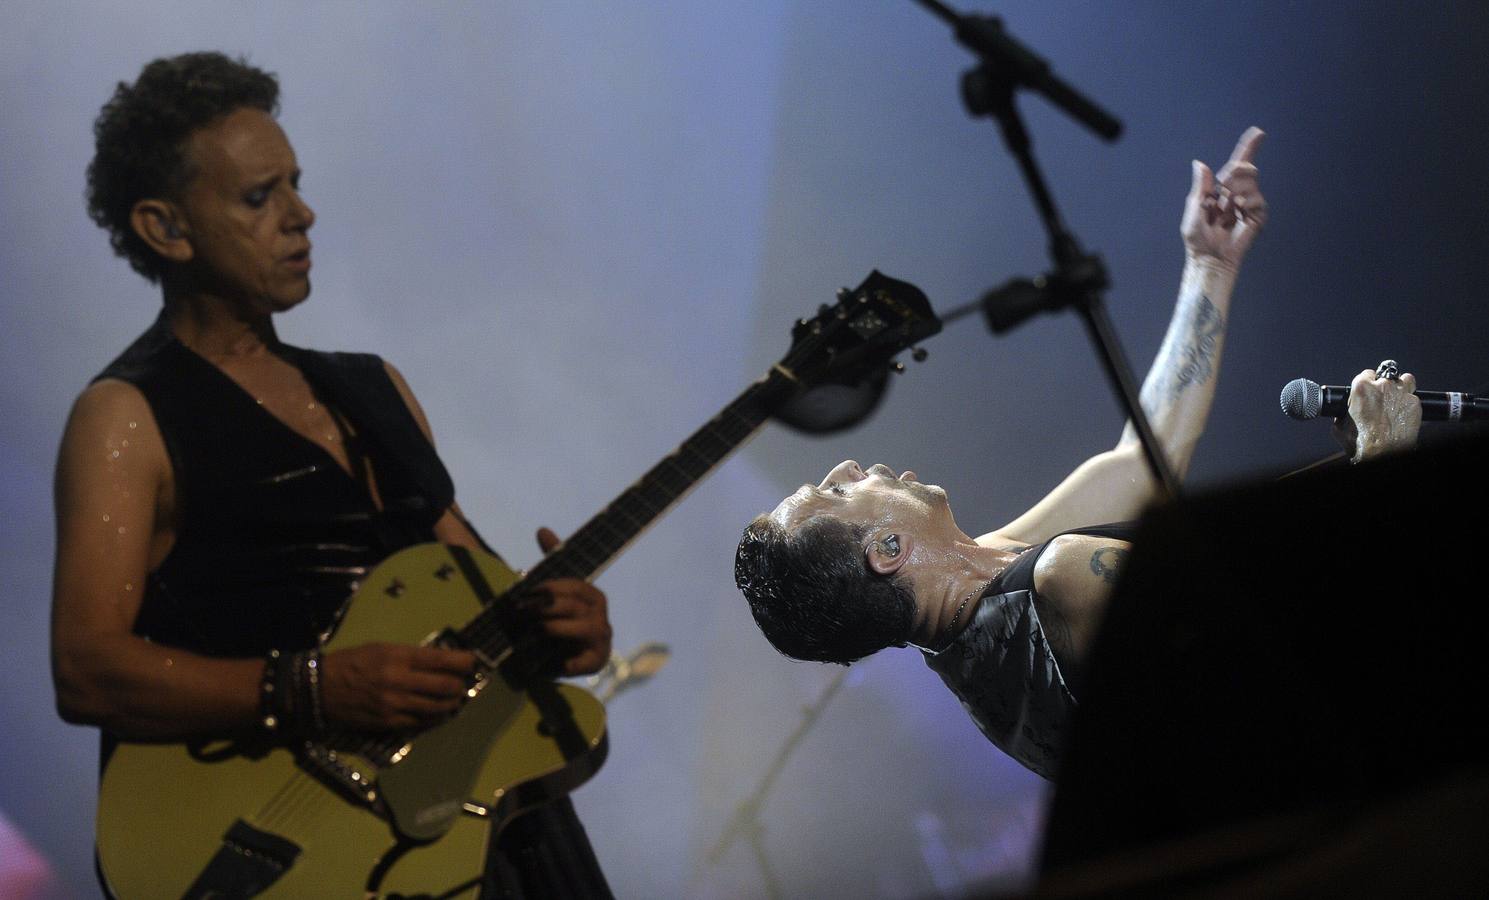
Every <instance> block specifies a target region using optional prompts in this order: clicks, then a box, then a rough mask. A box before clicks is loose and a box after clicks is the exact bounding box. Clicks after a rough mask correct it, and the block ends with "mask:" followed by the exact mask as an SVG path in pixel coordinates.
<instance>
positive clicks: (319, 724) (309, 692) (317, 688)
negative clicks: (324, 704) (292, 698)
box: [300, 650, 326, 735]
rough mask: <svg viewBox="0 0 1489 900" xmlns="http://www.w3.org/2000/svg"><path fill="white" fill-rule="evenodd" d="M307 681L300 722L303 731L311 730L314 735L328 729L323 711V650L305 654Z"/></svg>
mask: <svg viewBox="0 0 1489 900" xmlns="http://www.w3.org/2000/svg"><path fill="white" fill-rule="evenodd" d="M303 671H304V675H305V683H304V686H303V693H302V695H301V696H302V697H303V698H304V702H303V703H302V704H301V707H302V709H301V710H300V720H301V721H300V724H301V726H302V729H301V730H302V733H304V732H307V731H308V732H309V733H310V734H313V735H319V734H323V733H324V732H325V730H326V720H325V717H324V715H323V714H322V712H321V652H320V651H319V650H311V651H309V652H307V653H306V654H305V665H304V670H303Z"/></svg>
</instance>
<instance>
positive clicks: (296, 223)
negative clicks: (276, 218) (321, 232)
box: [286, 191, 315, 231]
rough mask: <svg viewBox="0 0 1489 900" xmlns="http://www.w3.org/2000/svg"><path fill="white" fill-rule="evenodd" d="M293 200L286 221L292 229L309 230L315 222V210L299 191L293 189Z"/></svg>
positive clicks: (291, 194) (291, 193)
mask: <svg viewBox="0 0 1489 900" xmlns="http://www.w3.org/2000/svg"><path fill="white" fill-rule="evenodd" d="M290 196H291V198H293V199H292V202H291V203H290V208H289V217H288V219H287V221H286V224H287V225H288V229H289V230H290V231H309V230H310V226H312V225H314V224H315V210H313V209H311V208H310V204H309V203H306V202H305V198H303V197H301V196H300V192H299V191H291V192H290Z"/></svg>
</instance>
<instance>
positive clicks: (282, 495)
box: [95, 313, 610, 898]
mask: <svg viewBox="0 0 1489 900" xmlns="http://www.w3.org/2000/svg"><path fill="white" fill-rule="evenodd" d="M275 352H277V353H278V354H279V355H280V356H281V357H282V358H284V359H285V360H286V361H288V362H289V363H291V364H292V365H294V366H295V367H296V368H297V369H299V370H300V372H301V373H302V374H303V375H304V376H305V380H306V381H307V382H309V384H310V387H311V390H312V392H313V393H314V395H315V397H316V399H317V402H320V403H322V404H323V405H325V406H327V407H329V408H330V409H331V410H332V411H334V412H336V413H339V414H340V415H341V416H344V417H345V418H346V420H347V421H349V422H350V423H351V426H352V428H351V431H352V432H353V433H354V434H355V438H354V439H349V440H348V441H347V445H346V446H347V450H348V456H349V457H350V459H351V460H352V464H353V465H352V467H353V470H357V469H359V468H360V466H359V465H358V460H359V459H366V460H369V461H370V462H371V463H372V469H373V471H374V472H375V473H376V477H377V487H378V493H379V496H380V498H381V499H382V502H383V508H382V509H381V510H379V509H378V508H377V506H376V505H375V504H374V503H373V500H372V495H371V494H370V493H369V491H368V489H367V486H366V485H365V484H363V483H362V482H361V481H359V480H358V479H356V478H353V477H352V476H351V475H349V474H347V471H346V470H345V469H343V468H342V467H341V466H340V464H339V463H337V461H336V460H335V459H334V458H332V457H331V455H330V454H329V453H327V452H326V451H325V450H324V449H323V448H321V447H320V446H319V445H317V444H315V443H313V442H312V441H310V440H308V439H306V438H305V437H303V436H302V435H300V434H298V433H296V432H295V431H294V430H293V429H291V428H290V427H289V426H288V425H286V424H285V423H284V422H282V421H280V420H279V419H278V418H276V417H275V416H273V415H272V414H270V413H269V412H268V411H267V410H265V409H264V408H263V407H261V406H260V405H259V404H258V402H257V401H256V400H254V398H253V397H252V396H250V395H249V394H248V392H247V391H245V390H244V389H243V388H242V387H240V386H239V385H238V384H237V383H236V382H234V381H233V380H232V379H231V378H229V377H228V376H227V375H226V374H225V373H223V372H222V370H220V369H218V368H217V367H216V366H215V365H213V364H212V363H210V362H208V361H207V360H206V359H204V358H202V357H201V356H199V355H197V354H196V353H195V352H194V351H192V350H191V349H190V348H188V347H187V346H186V345H185V344H183V343H181V341H180V340H178V339H177V338H176V336H175V334H174V333H173V332H172V331H171V328H170V325H169V323H168V322H167V321H166V318H165V314H164V313H162V314H161V316H160V318H158V319H157V320H156V321H155V324H154V325H152V326H151V327H150V328H149V329H148V330H147V331H146V332H145V333H144V334H142V335H141V336H140V337H139V338H138V339H137V340H136V341H135V342H134V343H133V344H131V345H130V346H129V348H128V349H126V350H125V351H124V353H123V354H121V355H120V356H119V358H118V359H116V360H114V361H113V362H112V363H110V364H109V366H108V367H107V368H105V369H104V370H103V372H101V373H100V374H99V375H98V378H99V379H101V378H116V379H119V380H121V381H125V382H128V383H129V384H132V385H134V386H135V387H136V388H138V389H139V391H140V393H142V394H143V395H144V397H145V400H146V401H147V402H148V403H149V404H150V411H151V413H152V414H153V415H154V417H155V424H156V426H157V428H158V429H159V431H160V435H161V437H162V439H163V440H164V442H165V447H166V451H167V453H168V455H169V456H170V461H171V467H172V470H173V472H174V475H175V484H176V508H177V527H176V542H175V544H174V546H173V547H172V548H171V550H170V552H169V553H168V554H167V556H166V558H165V559H164V560H163V561H162V562H161V564H160V566H159V567H157V568H156V570H155V571H154V572H151V573H150V574H149V576H148V577H147V579H146V582H145V594H144V596H143V598H142V600H141V604H140V612H139V616H138V618H137V619H136V620H135V625H134V631H135V633H136V634H138V635H140V636H142V637H146V638H149V639H150V640H152V641H155V642H156V643H160V644H165V645H168V646H172V647H181V648H183V649H186V650H191V651H194V652H197V653H201V654H203V655H206V656H218V657H255V656H263V655H264V654H266V653H268V651H269V650H270V649H271V648H275V649H280V650H298V649H304V648H308V647H310V646H312V645H314V643H315V642H316V641H317V640H318V639H319V637H320V636H321V634H322V633H323V632H325V631H326V630H327V629H328V628H330V627H331V626H333V625H334V624H335V621H336V616H337V613H338V612H339V611H340V610H341V608H342V606H343V605H344V604H345V602H346V600H347V598H348V597H349V596H350V595H351V594H352V592H353V591H354V590H355V588H356V585H357V583H358V581H359V580H360V579H361V578H362V577H363V576H364V575H365V574H366V573H367V572H369V571H370V570H371V569H372V568H373V567H375V566H376V565H377V564H378V563H379V562H381V561H382V560H383V559H384V558H385V557H387V556H389V555H391V554H392V553H394V552H396V551H398V550H401V549H403V548H404V547H408V546H411V545H413V544H417V543H424V542H428V541H432V540H434V539H435V537H434V524H435V522H436V521H438V520H439V518H440V517H441V516H442V515H443V514H444V512H445V510H447V509H449V508H450V506H451V504H453V503H454V500H455V489H454V485H453V484H452V483H451V481H450V476H449V474H448V472H446V470H445V467H444V464H443V463H442V462H440V459H439V456H438V454H437V453H436V452H435V449H434V447H433V445H432V444H430V442H429V440H428V439H427V438H426V437H425V436H424V432H423V430H422V429H420V428H419V424H418V422H417V421H416V420H415V419H414V417H413V414H412V413H411V412H410V411H409V408H408V405H407V404H406V403H404V401H403V397H402V395H401V394H399V393H398V388H397V386H396V385H394V384H393V381H392V379H391V378H389V377H388V373H387V370H386V369H385V367H384V365H383V362H382V360H381V359H379V358H378V357H376V356H373V355H371V354H360V353H324V352H320V351H314V350H304V349H301V348H298V347H291V346H287V345H280V346H279V347H278V348H276V351H275ZM95 380H97V379H95ZM113 745H114V740H113V738H112V736H111V735H109V734H107V733H105V734H104V736H103V755H102V759H103V761H104V762H106V761H107V759H108V756H109V754H110V752H111V751H112V748H113ZM481 896H482V897H483V898H485V897H503V898H523V897H550V896H566V897H609V896H610V891H609V888H608V886H607V885H606V882H605V876H604V874H603V872H602V871H601V870H600V867H599V863H598V862H597V861H596V860H595V856H594V851H593V850H592V849H591V848H590V844H589V839H588V837H587V836H586V835H585V833H584V827H583V825H582V824H580V822H579V819H578V817H577V816H576V815H575V813H574V808H573V806H572V804H571V803H570V802H569V801H568V799H567V798H562V799H559V800H557V801H554V802H552V803H549V804H547V805H545V806H542V807H539V808H538V809H536V810H533V811H531V812H529V813H527V814H525V815H523V816H520V817H519V818H517V819H516V820H515V821H513V822H512V823H511V824H510V825H508V826H507V828H506V829H504V830H503V831H502V834H501V837H500V839H499V840H498V841H495V842H493V843H492V844H491V845H490V847H489V851H488V857H487V860H486V876H485V879H484V880H483V883H482V886H481Z"/></svg>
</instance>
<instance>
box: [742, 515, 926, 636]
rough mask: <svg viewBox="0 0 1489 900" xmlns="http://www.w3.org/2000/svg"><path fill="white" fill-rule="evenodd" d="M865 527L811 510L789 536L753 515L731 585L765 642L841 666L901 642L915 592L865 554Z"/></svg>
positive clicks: (909, 622)
mask: <svg viewBox="0 0 1489 900" xmlns="http://www.w3.org/2000/svg"><path fill="white" fill-rule="evenodd" d="M867 537H868V528H867V527H866V526H854V525H850V524H849V523H847V522H844V521H843V520H841V519H838V518H835V517H832V516H814V517H812V518H810V519H808V520H807V521H805V522H803V523H802V524H801V525H800V526H799V527H798V528H797V529H796V532H795V533H794V534H793V533H791V532H788V531H787V530H786V529H784V528H782V527H781V526H780V525H779V524H777V523H776V522H774V521H772V520H771V519H770V517H769V516H759V517H757V518H756V519H755V520H754V521H753V522H751V523H750V524H749V527H747V528H746V529H745V531H744V536H743V537H742V538H740V540H739V549H738V550H737V551H736V552H735V555H734V583H735V584H736V585H737V586H738V587H739V590H740V592H741V593H743V594H744V596H745V599H746V600H748V601H749V603H750V612H751V613H753V614H754V616H755V622H756V624H758V625H759V626H760V630H761V631H762V632H764V633H765V638H766V640H768V641H770V643H771V644H772V645H773V646H774V647H775V648H776V649H777V650H779V651H781V652H782V653H784V654H785V655H786V656H789V657H792V658H793V659H804V660H814V661H817V662H835V663H841V664H843V665H847V664H848V663H851V662H853V661H855V660H859V659H862V658H863V657H865V656H868V655H869V654H871V653H875V652H877V651H879V650H882V649H884V648H885V647H889V646H904V644H905V641H906V640H907V639H908V638H909V637H910V630H911V629H912V628H913V627H914V624H915V594H914V592H913V591H912V590H911V589H910V587H909V585H908V584H906V583H905V579H903V578H901V577H886V576H883V575H879V574H877V573H875V572H873V571H872V570H871V569H869V567H868V564H867V563H866V562H865V560H864V554H863V544H864V539H865V538H867Z"/></svg>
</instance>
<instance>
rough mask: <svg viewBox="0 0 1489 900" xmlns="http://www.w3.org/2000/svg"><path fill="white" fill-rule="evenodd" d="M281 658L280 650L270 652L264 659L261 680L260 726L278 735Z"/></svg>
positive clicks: (280, 721)
mask: <svg viewBox="0 0 1489 900" xmlns="http://www.w3.org/2000/svg"><path fill="white" fill-rule="evenodd" d="M279 657H280V653H279V651H278V650H270V651H269V655H268V656H266V657H264V674H263V676H262V677H260V679H259V725H260V726H261V727H262V728H263V729H264V730H265V731H267V732H268V733H270V734H276V733H278V731H279V726H280V724H282V719H281V717H280V715H279V712H280V710H279V697H278V694H279V691H278V681H279V677H278V676H279Z"/></svg>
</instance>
